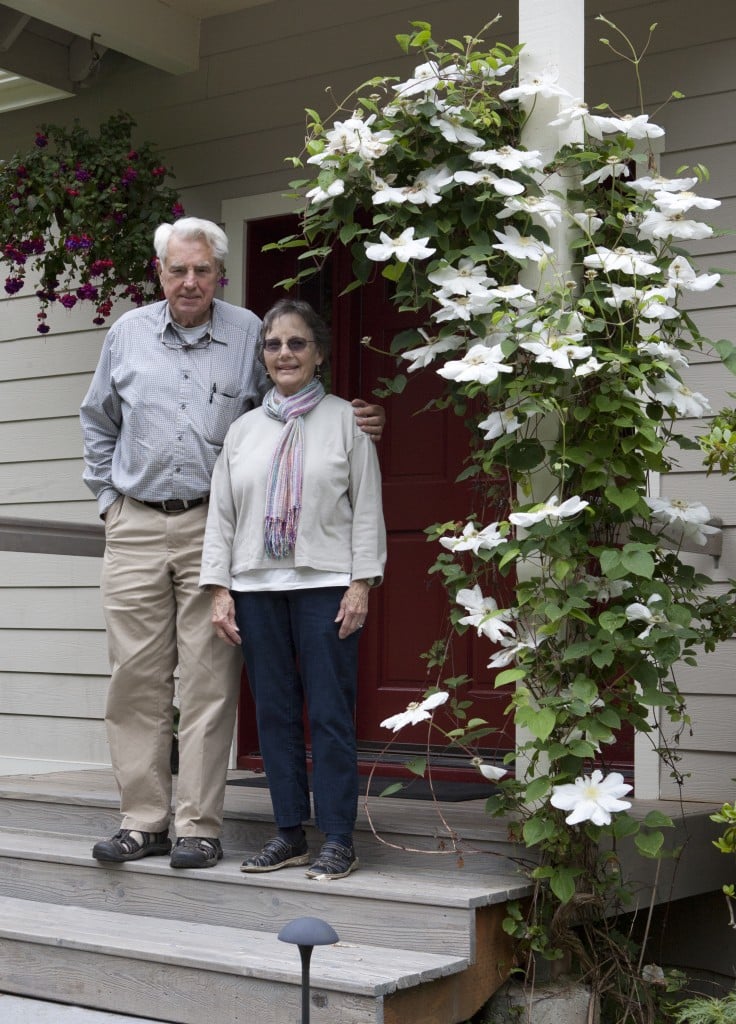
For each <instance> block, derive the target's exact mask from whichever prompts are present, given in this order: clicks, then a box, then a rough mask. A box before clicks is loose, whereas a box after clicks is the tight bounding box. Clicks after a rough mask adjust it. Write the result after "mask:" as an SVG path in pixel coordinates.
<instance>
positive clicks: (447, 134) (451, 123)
mask: <svg viewBox="0 0 736 1024" xmlns="http://www.w3.org/2000/svg"><path fill="white" fill-rule="evenodd" d="M437 106H438V108H439V112H438V113H437V114H435V116H434V117H432V118H430V121H429V123H430V124H431V125H433V126H434V127H435V128H439V130H440V134H441V135H442V138H443V139H446V140H447V141H448V142H451V143H452V144H453V145H455V146H470V147H471V148H476V147H478V146H482V145H483V141H484V140H483V139H482V138H481V137H480V135H478V133H477V132H474V131H473V129H472V128H469V127H468V125H466V124H465V123H464V122H463V108H462V107H450V106H445V105H444V104H439V103H438V104H437Z"/></svg>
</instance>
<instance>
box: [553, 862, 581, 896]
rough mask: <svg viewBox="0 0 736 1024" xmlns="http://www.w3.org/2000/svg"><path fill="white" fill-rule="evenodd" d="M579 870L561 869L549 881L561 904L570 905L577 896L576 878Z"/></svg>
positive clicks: (556, 870) (557, 869)
mask: <svg viewBox="0 0 736 1024" xmlns="http://www.w3.org/2000/svg"><path fill="white" fill-rule="evenodd" d="M579 873H580V872H579V869H577V868H567V867H559V868H556V869H555V872H554V874H553V875H552V877H551V878H550V880H549V887H550V889H551V890H552V892H553V893H554V894H555V896H556V897H557V899H558V900H559V901H560V903H569V901H570V900H571V899H572V898H573V896H574V895H575V877H576V875H578V874H579Z"/></svg>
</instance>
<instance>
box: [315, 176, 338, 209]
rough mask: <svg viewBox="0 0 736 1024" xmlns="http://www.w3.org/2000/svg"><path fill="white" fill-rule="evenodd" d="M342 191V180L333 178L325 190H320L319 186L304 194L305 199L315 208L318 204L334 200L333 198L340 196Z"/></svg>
mask: <svg viewBox="0 0 736 1024" xmlns="http://www.w3.org/2000/svg"><path fill="white" fill-rule="evenodd" d="M344 191H345V182H344V181H343V180H342V178H335V180H334V181H333V182H331V183H330V184H329V185H328V186H327V188H321V187H320V186H319V185H316V186H315V187H314V188H310V190H309V192H307V194H306V198H307V199H308V200H309V202H310V203H313V204H314V205H315V206H316V205H317V204H318V203H326V202H329V200H330V199H334V198H335V196H341V195H342V194H343V192H344Z"/></svg>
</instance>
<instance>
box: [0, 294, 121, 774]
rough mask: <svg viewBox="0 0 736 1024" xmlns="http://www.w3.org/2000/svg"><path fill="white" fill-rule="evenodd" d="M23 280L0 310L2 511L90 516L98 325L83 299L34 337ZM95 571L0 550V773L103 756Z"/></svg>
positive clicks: (104, 666)
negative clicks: (84, 416) (85, 455)
mask: <svg viewBox="0 0 736 1024" xmlns="http://www.w3.org/2000/svg"><path fill="white" fill-rule="evenodd" d="M28 291H29V294H26V293H25V292H23V293H21V294H20V295H19V296H17V297H15V298H13V299H5V300H4V301H3V302H2V309H1V311H0V312H1V313H2V316H0V515H2V516H10V517H14V518H25V519H43V520H53V519H61V520H64V521H67V522H75V523H79V522H81V523H88V524H93V523H94V524H97V523H98V522H99V519H98V517H97V510H96V505H95V502H94V501H93V500H92V496H91V495H90V493H89V491H88V490H87V488H86V487H85V486H84V484H83V483H82V458H81V433H80V429H79V404H80V402H81V399H82V397H83V395H84V393H85V391H86V389H87V386H88V384H89V380H90V376H91V373H92V371H93V369H94V366H95V364H96V362H97V358H98V356H99V350H100V345H101V343H102V338H103V332H102V331H100V330H99V329H94V328H93V327H92V325H91V318H92V316H93V312H92V310H91V307H89V306H87V307H84V306H82V307H77V308H76V309H74V310H72V311H71V312H69V313H68V312H67V311H65V310H63V309H61V308H58V309H57V308H54V309H52V311H51V314H50V322H51V324H52V327H53V330H52V333H51V334H49V335H47V336H45V337H41V336H39V335H38V334H36V333H35V324H36V311H37V304H36V301H35V299H34V297H33V294H32V291H31V290H30V288H29V289H28ZM99 575H100V561H99V559H95V558H74V557H69V556H63V555H57V556H49V555H45V554H34V553H22V552H6V551H0V580H1V581H2V588H3V589H2V593H1V594H0V753H1V756H0V773H11V772H23V773H26V772H38V771H52V770H58V769H60V768H67V767H70V766H74V767H84V766H89V767H99V766H104V765H108V764H109V754H108V751H107V744H106V741H105V729H104V723H103V718H104V705H105V696H106V691H107V681H108V663H107V649H106V640H105V632H104V623H103V621H102V614H101V610H100V600H99Z"/></svg>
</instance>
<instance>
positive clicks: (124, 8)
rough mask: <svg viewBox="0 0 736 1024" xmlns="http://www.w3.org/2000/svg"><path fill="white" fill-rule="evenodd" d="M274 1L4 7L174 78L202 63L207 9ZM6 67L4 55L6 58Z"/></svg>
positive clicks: (157, 0)
mask: <svg viewBox="0 0 736 1024" xmlns="http://www.w3.org/2000/svg"><path fill="white" fill-rule="evenodd" d="M270 2H271V0H207V3H206V4H202V0H125V3H121V4H113V3H109V2H105V3H102V2H100V0H63V3H60V2H59V0H3V6H4V7H5V8H10V9H11V10H12V11H16V12H18V13H19V14H20V15H25V16H27V17H30V18H34V19H36V20H37V21H39V22H42V23H45V24H46V25H51V26H55V27H56V28H58V29H63V30H64V31H65V32H69V33H71V34H72V35H73V36H78V37H80V38H81V39H83V40H90V39H91V38H92V37H93V36H94V39H95V43H96V44H97V45H99V46H100V47H104V48H105V49H110V50H116V51H117V52H118V53H123V54H126V55H127V56H129V57H133V58H135V59H136V60H139V61H142V62H143V63H145V64H150V65H151V66H152V67H156V68H160V69H161V70H162V71H168V72H170V73H171V74H183V73H185V72H188V71H194V70H195V69H196V68H197V64H198V61H199V30H200V24H201V22H202V20H204V19H203V17H202V8H203V7H204V8H205V10H206V17H207V18H211V17H215V16H216V15H220V14H229V13H230V12H232V11H238V10H243V9H245V8H247V7H256V6H260V5H262V4H264V3H270ZM0 63H2V57H1V56H0Z"/></svg>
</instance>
